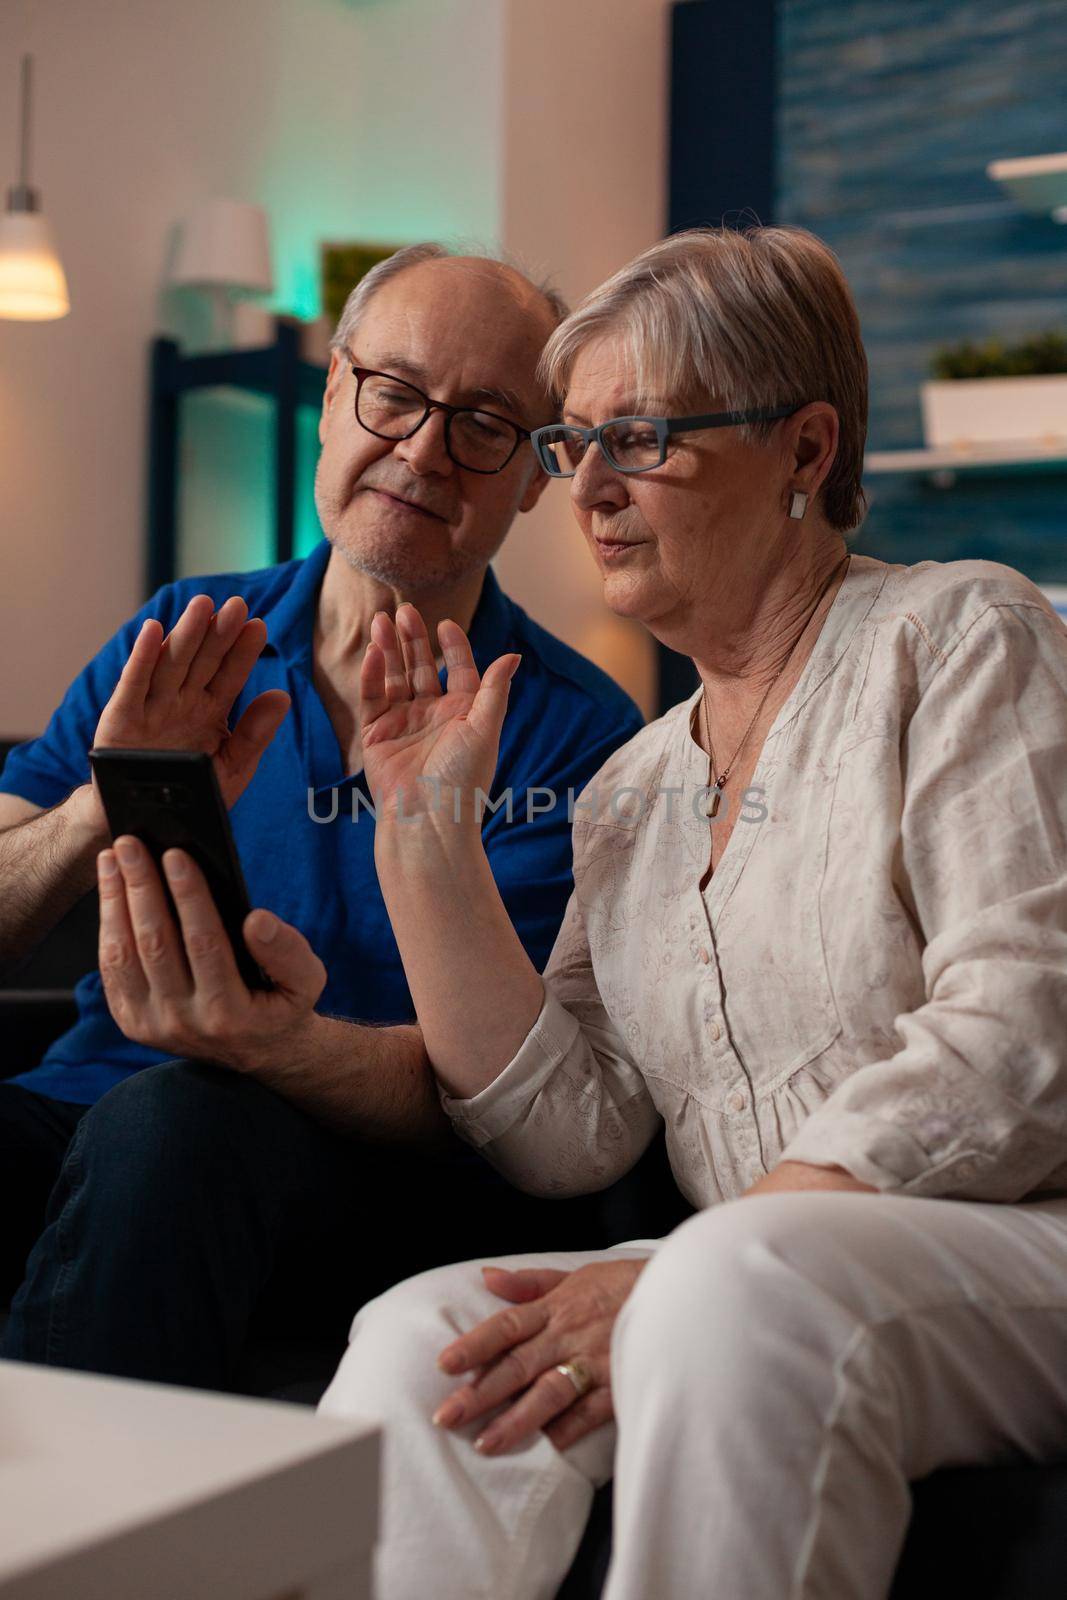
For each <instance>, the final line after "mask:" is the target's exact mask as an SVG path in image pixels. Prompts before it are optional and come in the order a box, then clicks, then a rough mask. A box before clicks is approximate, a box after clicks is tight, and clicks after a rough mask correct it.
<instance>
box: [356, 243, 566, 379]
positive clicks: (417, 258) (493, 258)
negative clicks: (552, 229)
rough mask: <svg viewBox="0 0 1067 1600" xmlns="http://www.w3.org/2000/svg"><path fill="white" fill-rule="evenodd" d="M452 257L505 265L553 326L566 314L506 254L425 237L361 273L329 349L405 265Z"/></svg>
mask: <svg viewBox="0 0 1067 1600" xmlns="http://www.w3.org/2000/svg"><path fill="white" fill-rule="evenodd" d="M456 256H471V257H472V258H473V259H475V260H477V261H488V262H490V263H492V264H493V265H495V266H498V267H508V268H510V270H511V271H512V272H517V273H518V275H519V276H520V277H521V278H524V279H525V280H526V282H527V283H528V284H529V285H530V288H531V289H533V290H534V292H535V293H536V294H538V295H540V297H541V299H542V300H543V301H544V303H545V305H546V306H547V307H548V310H549V312H550V314H551V319H552V325H553V327H554V328H555V327H558V326H559V324H560V323H561V322H562V321H563V319H564V317H566V316H567V314H568V312H569V310H570V307H569V306H568V305H567V302H566V301H565V300H564V298H563V296H562V295H561V294H560V292H559V290H558V289H555V288H553V286H552V284H551V283H549V282H548V281H547V280H542V281H537V280H536V279H534V278H533V277H531V275H530V273H529V272H528V271H527V270H526V268H525V267H524V266H523V265H522V263H521V262H519V261H517V260H515V259H514V258H511V257H508V256H506V255H496V254H493V253H492V252H490V251H488V250H480V249H470V250H467V249H455V250H450V249H449V248H448V246H447V245H443V244H438V243H437V242H436V241H434V240H429V239H428V240H425V241H424V242H423V243H422V244H408V245H404V247H403V248H402V249H400V250H396V251H394V252H393V254H392V255H391V256H386V258H385V260H384V261H379V262H378V264H377V266H374V267H371V269H370V271H369V272H367V273H364V275H363V277H362V278H360V280H359V282H358V283H357V284H356V287H355V288H354V289H353V290H352V293H351V294H350V295H349V297H348V299H347V300H346V301H345V304H344V310H343V311H342V312H341V315H340V317H339V318H338V322H337V327H336V329H335V331H334V335H333V338H332V339H331V340H330V349H331V350H338V351H342V352H343V351H344V350H346V349H347V348H348V346H349V345H350V343H351V340H352V336H353V334H354V333H355V331H356V328H357V327H358V325H359V322H360V319H361V318H362V316H363V313H364V312H365V311H366V309H367V307H368V306H369V305H370V303H371V301H372V300H373V299H374V296H375V295H376V294H377V293H378V290H379V289H381V288H383V287H384V286H385V284H387V283H389V282H390V281H391V280H392V279H393V278H397V277H399V276H400V274H401V273H402V272H406V271H407V269H408V268H409V267H418V266H421V265H422V263H423V262H424V261H447V260H449V259H452V258H454V257H456Z"/></svg>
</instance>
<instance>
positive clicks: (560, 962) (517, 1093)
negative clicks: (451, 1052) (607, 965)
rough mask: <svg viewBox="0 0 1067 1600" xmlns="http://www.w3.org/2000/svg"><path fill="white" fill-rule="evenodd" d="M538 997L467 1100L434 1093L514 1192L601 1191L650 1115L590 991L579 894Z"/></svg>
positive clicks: (639, 1144) (650, 1130) (653, 1117)
mask: <svg viewBox="0 0 1067 1600" xmlns="http://www.w3.org/2000/svg"><path fill="white" fill-rule="evenodd" d="M544 990H545V994H544V1003H543V1005H542V1007H541V1011H540V1014H539V1016H538V1018H537V1021H536V1022H535V1023H534V1025H533V1027H532V1028H531V1029H530V1031H529V1033H528V1034H527V1036H526V1038H525V1039H524V1040H523V1042H522V1044H521V1045H520V1047H519V1050H518V1053H517V1054H516V1056H515V1057H514V1059H513V1060H512V1061H510V1062H509V1063H508V1065H507V1066H506V1067H505V1068H504V1069H503V1071H502V1072H501V1073H500V1074H499V1075H498V1076H497V1077H496V1078H495V1079H494V1080H493V1082H492V1083H491V1084H490V1085H489V1086H488V1088H486V1089H483V1090H482V1091H481V1093H480V1094H477V1095H475V1096H474V1097H473V1099H470V1100H457V1099H454V1098H453V1097H452V1096H451V1095H448V1094H446V1093H444V1092H443V1091H442V1092H441V1103H442V1105H443V1106H444V1108H445V1110H446V1112H447V1113H448V1115H449V1117H450V1118H451V1121H452V1125H453V1127H454V1128H455V1130H456V1132H457V1133H458V1134H459V1135H460V1137H461V1138H463V1139H466V1140H467V1142H468V1143H469V1144H473V1145H475V1146H476V1147H477V1148H478V1149H479V1150H480V1151H481V1152H482V1154H483V1155H484V1156H485V1157H486V1159H487V1160H488V1161H489V1162H490V1163H491V1164H492V1165H493V1166H494V1167H496V1168H497V1170H498V1171H499V1172H501V1173H502V1174H503V1175H504V1177H506V1178H507V1179H508V1180H509V1181H510V1182H511V1183H513V1184H515V1185H516V1187H517V1188H519V1189H525V1190H526V1191H527V1192H528V1193H530V1194H540V1195H546V1196H557V1197H564V1196H567V1195H576V1194H587V1193H591V1192H592V1191H593V1190H596V1189H605V1188H607V1186H608V1185H609V1184H611V1183H614V1182H615V1181H616V1179H618V1178H621V1177H622V1176H623V1174H624V1173H625V1172H628V1171H629V1169H630V1168H631V1167H632V1166H633V1165H634V1164H635V1163H636V1161H637V1160H638V1158H639V1157H640V1156H641V1154H642V1153H643V1151H644V1150H645V1149H646V1148H647V1147H648V1145H649V1144H650V1143H651V1142H652V1139H653V1136H654V1135H655V1133H656V1130H657V1128H658V1126H659V1114H658V1112H657V1111H656V1109H655V1107H654V1106H653V1104H652V1101H651V1099H650V1097H649V1093H648V1089H647V1088H646V1086H645V1081H644V1078H643V1077H642V1075H641V1072H640V1070H639V1068H638V1066H637V1064H636V1062H635V1061H634V1059H633V1057H632V1056H631V1055H630V1054H629V1052H628V1051H627V1049H626V1046H625V1045H624V1043H623V1041H622V1039H621V1038H620V1037H619V1034H618V1033H617V1032H616V1031H615V1029H614V1027H613V1026H612V1023H611V1019H610V1018H609V1016H608V1014H607V1011H606V1010H605V1008H604V1003H603V1001H602V1000H601V997H600V993H599V991H598V989H597V984H596V978H595V976H594V973H593V964H592V959H591V956H590V952H589V943H588V939H587V937H586V932H585V924H584V921H583V918H582V913H581V908H580V905H579V899H578V893H577V891H575V892H574V893H572V894H571V897H570V900H569V901H568V903H567V909H566V912H565V913H564V917H563V924H562V926H561V928H560V931H559V934H558V936H557V938H556V942H555V944H554V946H553V948H552V954H551V956H550V957H549V961H548V966H547V967H546V968H545V973H544Z"/></svg>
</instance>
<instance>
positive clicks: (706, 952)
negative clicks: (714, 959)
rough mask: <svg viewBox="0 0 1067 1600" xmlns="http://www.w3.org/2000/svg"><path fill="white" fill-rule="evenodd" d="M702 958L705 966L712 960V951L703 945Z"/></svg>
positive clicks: (701, 948) (701, 949)
mask: <svg viewBox="0 0 1067 1600" xmlns="http://www.w3.org/2000/svg"><path fill="white" fill-rule="evenodd" d="M700 959H701V961H703V963H704V965H705V966H707V964H708V962H709V961H710V960H711V951H710V950H706V949H705V948H704V946H703V945H702V946H701V947H700Z"/></svg>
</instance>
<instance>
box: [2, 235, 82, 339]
mask: <svg viewBox="0 0 1067 1600" xmlns="http://www.w3.org/2000/svg"><path fill="white" fill-rule="evenodd" d="M69 310H70V295H69V294H68V293H67V280H66V277H65V276H64V273H63V268H62V266H61V265H60V261H59V256H58V254H57V252H56V246H55V241H54V239H53V238H52V230H51V228H50V227H49V226H48V223H47V222H46V221H45V219H44V217H42V216H41V214H40V212H35V211H9V212H6V213H4V214H2V215H0V317H11V318H13V319H14V320H15V321H16V322H47V321H49V320H50V319H53V318H55V317H65V316H66V315H67V312H68V311H69Z"/></svg>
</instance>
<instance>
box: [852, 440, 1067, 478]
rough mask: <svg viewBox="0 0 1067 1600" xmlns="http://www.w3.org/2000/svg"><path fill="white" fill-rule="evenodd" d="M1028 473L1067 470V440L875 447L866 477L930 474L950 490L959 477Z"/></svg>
mask: <svg viewBox="0 0 1067 1600" xmlns="http://www.w3.org/2000/svg"><path fill="white" fill-rule="evenodd" d="M1025 472H1067V439H1062V440H1060V441H1058V442H1057V443H1054V444H1048V445H1041V444H1032V443H1030V442H1029V441H1024V440H1016V441H1012V442H1010V443H1009V442H1005V443H1004V444H981V445H975V446H974V448H973V449H970V450H962V449H950V448H949V447H947V446H941V447H939V448H937V449H920V450H872V451H871V452H870V453H869V454H868V455H867V457H866V459H865V461H864V463H863V475H864V477H872V478H873V477H889V476H897V477H900V476H908V477H926V478H929V479H930V480H931V482H932V483H933V484H934V485H935V487H937V488H940V489H950V488H951V487H952V485H953V484H954V483H955V482H956V479H957V477H961V476H963V477H983V476H985V477H992V476H996V477H999V476H1001V475H1002V474H1012V473H1025Z"/></svg>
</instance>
